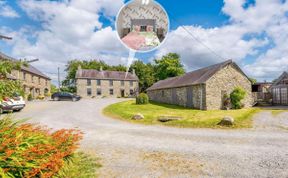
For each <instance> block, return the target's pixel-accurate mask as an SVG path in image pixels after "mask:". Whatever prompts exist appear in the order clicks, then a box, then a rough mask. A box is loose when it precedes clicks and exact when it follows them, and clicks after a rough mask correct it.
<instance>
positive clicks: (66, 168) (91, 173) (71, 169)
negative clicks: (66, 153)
mask: <svg viewBox="0 0 288 178" xmlns="http://www.w3.org/2000/svg"><path fill="white" fill-rule="evenodd" d="M100 167H101V165H100V164H98V163H97V159H96V158H93V157H91V156H90V155H87V154H84V153H82V152H77V153H75V154H74V155H72V156H70V157H68V158H66V160H65V163H64V165H63V167H62V168H61V169H60V171H59V172H58V173H57V175H55V176H54V178H62V177H71V178H72V177H79V178H96V177H98V175H97V170H98V169H99V168H100Z"/></svg>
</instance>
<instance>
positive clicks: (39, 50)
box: [5, 0, 128, 79]
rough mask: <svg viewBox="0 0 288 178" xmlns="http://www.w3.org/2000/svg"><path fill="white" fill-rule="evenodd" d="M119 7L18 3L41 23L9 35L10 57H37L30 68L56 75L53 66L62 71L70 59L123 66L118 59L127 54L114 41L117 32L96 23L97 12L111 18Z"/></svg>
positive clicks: (82, 1) (106, 1)
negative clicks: (36, 27)
mask: <svg viewBox="0 0 288 178" xmlns="http://www.w3.org/2000/svg"><path fill="white" fill-rule="evenodd" d="M122 5H123V1H122V0H113V1H112V0H96V1H95V0H72V1H65V2H63V1H62V2H57V1H34V0H22V1H20V7H21V8H22V9H23V10H24V11H25V12H26V13H27V15H28V16H29V17H30V18H32V19H33V20H35V21H39V22H41V25H42V29H40V30H35V29H31V27H23V28H22V29H21V30H20V31H19V32H13V44H12V45H13V50H12V54H13V55H14V56H17V57H18V58H24V57H25V58H39V59H40V61H39V62H37V63H35V64H33V65H35V66H36V67H39V69H40V70H42V71H43V72H46V73H47V74H49V75H51V74H52V75H53V73H56V72H57V67H61V69H62V70H63V69H64V68H65V64H66V63H67V61H68V60H72V59H83V60H84V59H85V60H91V59H100V60H105V62H107V63H110V64H119V63H125V61H124V62H123V58H122V57H121V56H125V55H127V56H128V52H126V49H125V48H124V47H123V46H122V44H121V43H120V42H119V41H118V39H117V36H116V35H117V33H116V32H115V31H114V30H113V29H112V28H111V27H105V28H103V27H102V23H101V22H100V21H99V17H100V15H99V14H100V13H104V14H106V15H107V16H115V15H116V13H117V11H118V9H120V7H121V6H122ZM5 34H7V33H5ZM31 38H32V39H33V40H32V42H31ZM126 53H127V54H126ZM63 77H64V76H62V78H63ZM52 78H53V77H52ZM54 78H55V75H54ZM54 78H53V79H54Z"/></svg>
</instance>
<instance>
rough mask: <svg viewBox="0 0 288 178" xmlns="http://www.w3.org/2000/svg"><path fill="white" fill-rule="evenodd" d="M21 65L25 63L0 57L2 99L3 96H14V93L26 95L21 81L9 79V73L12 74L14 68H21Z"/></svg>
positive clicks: (0, 90)
mask: <svg viewBox="0 0 288 178" xmlns="http://www.w3.org/2000/svg"><path fill="white" fill-rule="evenodd" d="M21 65H24V64H23V63H21V62H14V61H9V60H3V59H0V100H2V99H3V97H6V96H7V97H12V96H13V95H14V93H19V94H20V95H22V96H24V91H23V89H22V86H21V82H20V81H17V80H16V81H14V80H10V79H8V77H7V76H8V75H9V74H11V72H12V70H13V69H15V70H19V69H20V68H21Z"/></svg>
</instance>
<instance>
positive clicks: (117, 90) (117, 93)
mask: <svg viewBox="0 0 288 178" xmlns="http://www.w3.org/2000/svg"><path fill="white" fill-rule="evenodd" d="M100 81H101V85H100V86H98V85H97V80H91V85H90V86H88V85H87V79H77V82H76V83H77V84H76V86H77V95H79V96H81V97H83V98H91V97H93V98H94V97H95V98H102V97H121V90H123V91H124V95H125V97H131V95H130V90H133V91H134V94H133V95H132V97H134V96H135V95H136V94H137V92H138V89H139V86H138V85H139V84H138V82H137V81H132V82H133V83H132V86H131V85H130V81H124V86H122V84H121V81H119V80H113V86H110V80H100ZM88 88H91V92H92V94H91V96H88V95H87V89H88ZM98 89H100V90H101V95H97V90H98ZM110 89H113V95H111V94H110Z"/></svg>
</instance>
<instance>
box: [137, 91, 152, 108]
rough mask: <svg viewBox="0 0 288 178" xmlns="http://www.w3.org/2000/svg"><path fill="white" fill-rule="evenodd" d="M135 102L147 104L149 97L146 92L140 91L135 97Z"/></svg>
mask: <svg viewBox="0 0 288 178" xmlns="http://www.w3.org/2000/svg"><path fill="white" fill-rule="evenodd" d="M136 104H138V105H143V104H149V97H148V95H147V94H146V93H141V94H140V95H139V96H137V98H136Z"/></svg>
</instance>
